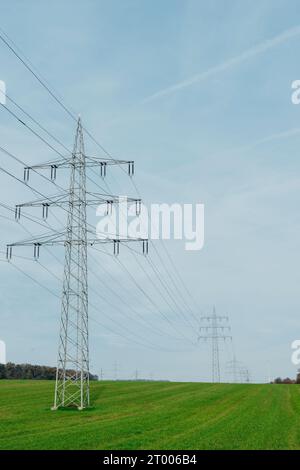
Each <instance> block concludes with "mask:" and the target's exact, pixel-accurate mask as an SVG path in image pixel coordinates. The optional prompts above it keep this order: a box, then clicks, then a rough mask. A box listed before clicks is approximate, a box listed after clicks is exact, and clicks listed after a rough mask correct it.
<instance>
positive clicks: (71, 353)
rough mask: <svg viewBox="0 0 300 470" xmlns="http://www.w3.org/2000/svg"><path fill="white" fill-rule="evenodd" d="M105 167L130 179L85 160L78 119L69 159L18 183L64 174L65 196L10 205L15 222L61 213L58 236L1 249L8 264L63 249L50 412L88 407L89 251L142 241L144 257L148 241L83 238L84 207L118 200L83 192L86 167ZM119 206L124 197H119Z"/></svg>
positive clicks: (105, 164)
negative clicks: (25, 249) (16, 252)
mask: <svg viewBox="0 0 300 470" xmlns="http://www.w3.org/2000/svg"><path fill="white" fill-rule="evenodd" d="M109 165H118V166H121V165H127V166H128V174H129V176H130V177H132V176H133V174H134V162H133V161H127V160H116V159H107V160H105V159H100V158H97V157H87V156H86V154H85V148H84V136H83V127H82V122H81V119H80V118H79V119H78V123H77V130H76V137H75V143H74V148H73V152H72V155H71V157H66V158H63V159H62V160H55V161H52V162H48V163H42V164H39V165H33V166H30V167H25V168H24V181H25V182H26V183H28V181H29V175H30V172H31V171H34V172H37V171H38V170H43V169H50V179H49V180H50V181H52V182H53V183H54V184H56V183H55V180H56V175H57V170H58V169H60V168H61V169H63V168H65V169H66V168H67V169H69V170H70V183H69V188H68V190H67V191H65V190H64V191H62V192H61V193H59V194H58V195H55V196H52V197H46V199H38V200H35V201H31V202H28V203H23V204H18V205H17V206H16V213H15V217H16V220H17V221H18V220H20V217H21V212H22V208H23V207H42V216H43V219H44V220H46V219H47V218H48V214H49V207H51V206H57V207H60V208H62V209H64V210H65V211H66V212H67V222H66V229H65V231H64V232H58V231H57V232H56V233H53V232H55V230H52V231H51V233H50V234H49V235H44V236H41V237H36V238H33V239H30V240H25V241H21V242H16V243H12V244H9V245H7V259H8V261H10V260H11V258H12V255H13V248H14V247H17V246H33V248H34V258H35V259H38V258H39V256H40V249H41V247H42V246H54V245H61V246H64V250H65V258H64V273H63V287H62V299H61V320H60V333H59V346H58V360H57V372H56V384H55V396H54V405H53V407H52V409H53V410H57V409H58V408H61V407H76V408H78V409H80V410H82V409H84V408H86V407H88V406H89V404H90V392H89V379H90V371H89V327H88V263H87V251H88V247H89V246H93V245H95V244H99V243H113V245H114V254H115V255H116V256H117V255H118V254H119V249H120V244H121V243H125V242H126V243H127V242H132V241H133V242H136V241H140V242H142V246H143V253H144V254H145V255H146V254H147V253H148V240H147V239H142V238H133V237H131V238H122V237H120V235H119V234H117V233H116V234H115V236H114V237H111V236H109V237H107V236H106V237H96V238H89V237H88V234H90V233H91V230H90V228H89V227H88V225H89V224H88V223H87V207H88V206H98V205H99V204H106V206H107V212H106V213H107V214H109V213H110V211H111V208H112V205H114V204H118V203H119V197H118V196H113V195H108V194H106V193H105V194H101V193H95V192H89V191H87V189H86V183H87V174H86V170H87V168H99V171H100V176H101V177H102V178H104V177H105V176H106V171H107V167H108V166H109ZM122 202H124V198H122ZM127 203H128V204H135V207H136V214H137V215H140V211H141V200H140V199H135V198H127Z"/></svg>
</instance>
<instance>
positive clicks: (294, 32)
mask: <svg viewBox="0 0 300 470" xmlns="http://www.w3.org/2000/svg"><path fill="white" fill-rule="evenodd" d="M299 35H300V26H295V27H294V28H291V29H288V30H286V31H284V32H283V33H281V34H279V35H278V36H276V37H274V38H272V39H267V40H265V41H264V42H262V43H260V44H257V45H256V46H254V47H252V48H250V49H247V50H246V51H244V52H242V54H240V55H238V56H236V57H233V58H231V59H229V60H227V61H226V62H223V63H221V64H219V65H216V66H215V67H212V68H210V69H209V70H207V71H206V72H201V73H199V74H196V75H193V76H192V77H190V78H187V79H186V80H183V81H182V82H178V83H175V84H174V85H171V86H169V87H167V88H164V89H163V90H160V91H158V92H156V93H154V94H153V95H150V96H148V97H147V98H145V99H144V100H143V101H142V104H144V103H149V102H150V101H154V100H156V99H158V98H161V97H162V96H166V95H170V94H172V93H174V92H176V91H179V90H182V89H183V88H187V87H189V86H191V85H193V84H194V83H198V82H201V81H203V80H206V79H207V78H209V77H212V76H214V75H216V74H218V73H220V72H224V71H225V70H227V69H229V68H231V67H234V66H235V65H239V64H240V63H242V62H244V61H246V60H247V59H250V58H251V57H255V56H257V55H258V54H262V53H263V52H266V51H268V50H269V49H273V47H276V46H278V45H279V44H282V43H284V42H286V41H288V40H289V39H292V38H294V37H296V36H299Z"/></svg>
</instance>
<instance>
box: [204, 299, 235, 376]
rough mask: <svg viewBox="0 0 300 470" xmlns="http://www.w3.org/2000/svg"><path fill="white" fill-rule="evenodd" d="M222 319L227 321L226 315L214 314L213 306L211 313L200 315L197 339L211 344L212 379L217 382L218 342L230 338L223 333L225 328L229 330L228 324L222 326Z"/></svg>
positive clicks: (218, 370)
mask: <svg viewBox="0 0 300 470" xmlns="http://www.w3.org/2000/svg"><path fill="white" fill-rule="evenodd" d="M224 321H226V322H228V321H229V318H228V317H227V316H220V315H217V314H216V309H215V307H214V308H213V313H212V314H211V315H206V316H202V317H201V318H200V322H201V323H202V325H201V326H200V329H199V333H200V334H199V336H198V341H200V340H203V341H211V345H212V381H213V383H219V382H220V381H221V377H220V357H219V342H220V341H226V340H227V339H230V340H231V339H232V337H231V336H228V335H226V334H224V333H223V332H224V331H225V330H227V331H228V330H229V331H230V327H229V326H224V323H223V322H224Z"/></svg>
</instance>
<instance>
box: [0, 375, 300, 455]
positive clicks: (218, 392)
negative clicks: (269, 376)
mask: <svg viewBox="0 0 300 470" xmlns="http://www.w3.org/2000/svg"><path fill="white" fill-rule="evenodd" d="M53 386H54V383H53V382H48V381H29V380H28V381H4V380H1V381H0V449H107V450H109V449H163V450H167V449H177V450H187V449H300V386H297V385H226V384H215V385H214V384H196V383H167V382H165V383H164V382H98V383H93V384H92V389H91V396H92V402H93V403H92V407H91V409H89V410H85V411H82V412H78V411H76V410H60V411H56V412H53V411H50V405H51V402H52V395H53Z"/></svg>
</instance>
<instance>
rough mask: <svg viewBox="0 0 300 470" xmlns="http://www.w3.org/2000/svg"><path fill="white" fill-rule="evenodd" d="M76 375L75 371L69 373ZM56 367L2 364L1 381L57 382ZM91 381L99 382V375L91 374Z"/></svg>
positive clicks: (0, 369)
mask: <svg viewBox="0 0 300 470" xmlns="http://www.w3.org/2000/svg"><path fill="white" fill-rule="evenodd" d="M69 372H71V373H75V371H71V370H70V371H69ZM55 378H56V367H49V366H39V365H32V364H13V363H12V362H8V363H7V364H6V365H4V364H0V379H28V380H55ZM90 380H98V376H97V375H93V374H90Z"/></svg>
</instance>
